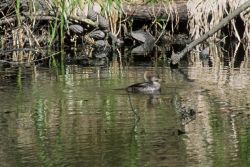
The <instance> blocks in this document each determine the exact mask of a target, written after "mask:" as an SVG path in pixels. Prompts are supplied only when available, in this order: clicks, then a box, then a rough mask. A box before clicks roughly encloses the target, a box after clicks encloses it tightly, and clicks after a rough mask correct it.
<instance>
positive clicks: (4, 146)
mask: <svg viewBox="0 0 250 167" xmlns="http://www.w3.org/2000/svg"><path fill="white" fill-rule="evenodd" d="M145 70H157V71H158V72H159V74H160V76H161V78H162V79H163V82H162V92H161V94H158V95H145V94H128V93H126V91H124V90H123V89H122V88H125V87H126V86H128V85H130V84H133V83H136V82H141V81H143V72H144V71H145ZM249 76H250V71H249V70H248V69H244V70H241V69H233V71H229V70H228V69H217V70H215V69H214V68H187V69H182V70H181V71H178V70H175V71H172V70H170V69H169V68H157V69H156V68H152V67H147V68H146V67H143V68H142V67H128V68H124V69H117V68H114V67H109V68H100V67H88V68H84V67H77V66H68V67H66V69H65V73H63V74H60V75H55V74H54V73H53V71H51V70H49V69H37V70H36V72H31V74H29V75H24V77H23V78H21V79H19V80H14V81H7V80H5V81H1V82H0V97H1V101H0V106H1V109H0V131H1V133H0V162H1V166H4V167H5V166H6V167H13V166H20V167H22V166H25V167H26V166H53V167H54V166H67V167H68V166H98V167H99V166H105V167H106V166H107V167H128V166H138V167H141V166H145V167H147V166H148V167H152V166H162V167H163V166H166V167H167V166H173V167H181V166H190V167H191V166H192V167H194V166H216V167H220V166H227V167H228V166H232V167H233V166H246V167H247V166H249V165H250V151H249V150H250V118H249V114H250V107H249V105H250V93H249V91H248V90H249V89H250V85H249ZM182 107H189V108H192V109H194V110H195V111H196V117H195V119H192V121H190V122H185V123H183V120H182V119H181V116H180V109H181V108H182ZM180 131H181V132H185V133H184V134H180V133H179V132H180Z"/></svg>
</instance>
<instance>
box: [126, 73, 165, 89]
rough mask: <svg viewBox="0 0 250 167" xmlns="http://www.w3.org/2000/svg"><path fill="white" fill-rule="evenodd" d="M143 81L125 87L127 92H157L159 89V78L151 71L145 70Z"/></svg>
mask: <svg viewBox="0 0 250 167" xmlns="http://www.w3.org/2000/svg"><path fill="white" fill-rule="evenodd" d="M144 80H145V82H143V83H137V84H133V85H130V86H129V87H127V88H126V90H127V91H128V92H142V93H157V92H159V91H160V89H161V84H160V83H159V82H160V81H161V80H160V78H159V77H157V76H155V75H154V74H153V73H152V72H149V71H146V72H145V73H144Z"/></svg>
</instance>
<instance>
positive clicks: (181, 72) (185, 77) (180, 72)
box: [171, 68, 194, 82]
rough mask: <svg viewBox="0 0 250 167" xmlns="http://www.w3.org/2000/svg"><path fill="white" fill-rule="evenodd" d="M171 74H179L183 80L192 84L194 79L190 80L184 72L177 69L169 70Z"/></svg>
mask: <svg viewBox="0 0 250 167" xmlns="http://www.w3.org/2000/svg"><path fill="white" fill-rule="evenodd" d="M171 72H178V73H179V74H181V75H182V76H183V78H184V79H185V80H186V81H188V82H194V79H190V78H189V77H188V74H187V73H186V72H184V71H183V70H182V69H180V68H178V69H171Z"/></svg>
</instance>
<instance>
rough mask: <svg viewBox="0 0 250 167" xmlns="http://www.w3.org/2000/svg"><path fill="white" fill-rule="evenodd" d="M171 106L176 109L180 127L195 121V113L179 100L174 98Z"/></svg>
mask: <svg viewBox="0 0 250 167" xmlns="http://www.w3.org/2000/svg"><path fill="white" fill-rule="evenodd" d="M173 105H174V107H175V109H176V112H177V115H178V118H179V121H180V125H181V126H184V125H187V124H189V123H190V122H192V121H193V120H195V119H196V111H195V110H194V109H193V108H191V107H190V106H186V105H183V104H182V102H181V101H180V98H178V97H177V96H175V97H174V100H173Z"/></svg>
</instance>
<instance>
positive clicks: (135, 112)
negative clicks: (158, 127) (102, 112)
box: [128, 92, 140, 123]
mask: <svg viewBox="0 0 250 167" xmlns="http://www.w3.org/2000/svg"><path fill="white" fill-rule="evenodd" d="M128 100H129V105H130V107H131V110H132V111H133V113H134V115H135V121H136V123H137V122H138V121H139V120H140V116H139V115H138V113H137V112H138V111H137V110H136V109H135V108H134V107H133V104H132V101H131V96H130V93H129V92H128Z"/></svg>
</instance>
